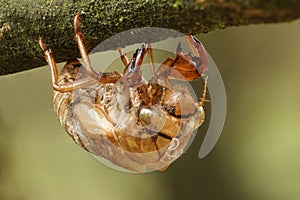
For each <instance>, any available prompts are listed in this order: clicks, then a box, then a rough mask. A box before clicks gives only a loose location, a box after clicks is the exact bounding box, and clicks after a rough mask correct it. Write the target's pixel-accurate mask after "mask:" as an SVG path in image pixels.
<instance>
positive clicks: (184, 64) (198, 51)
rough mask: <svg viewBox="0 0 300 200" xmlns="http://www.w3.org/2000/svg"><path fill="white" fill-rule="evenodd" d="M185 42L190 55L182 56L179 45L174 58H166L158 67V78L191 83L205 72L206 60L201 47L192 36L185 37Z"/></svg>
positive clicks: (204, 52)
mask: <svg viewBox="0 0 300 200" xmlns="http://www.w3.org/2000/svg"><path fill="white" fill-rule="evenodd" d="M185 40H186V42H187V44H188V47H189V49H190V51H191V53H188V54H183V53H182V48H181V43H179V44H178V46H177V52H176V54H177V56H176V58H175V59H174V58H171V57H168V58H167V59H166V60H165V61H164V62H163V63H162V64H161V65H160V67H159V69H158V72H157V75H158V77H159V78H162V79H167V78H171V79H178V80H188V81H192V80H195V79H198V78H200V77H201V76H202V74H203V73H204V72H205V70H206V68H207V65H208V59H207V55H206V51H205V49H204V47H203V45H202V44H201V42H200V41H199V40H197V39H196V38H194V37H193V36H185Z"/></svg>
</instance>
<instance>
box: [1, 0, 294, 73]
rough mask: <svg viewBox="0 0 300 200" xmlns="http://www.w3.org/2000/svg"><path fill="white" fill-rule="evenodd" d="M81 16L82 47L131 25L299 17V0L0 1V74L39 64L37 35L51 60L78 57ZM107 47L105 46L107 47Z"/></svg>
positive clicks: (183, 27) (189, 29) (196, 25)
mask: <svg viewBox="0 0 300 200" xmlns="http://www.w3.org/2000/svg"><path fill="white" fill-rule="evenodd" d="M76 13H81V15H82V32H83V33H84V35H85V40H86V43H87V46H88V50H91V49H92V48H93V47H95V46H96V45H97V44H98V43H100V42H101V41H103V40H104V39H106V38H109V37H110V36H112V35H115V34H117V33H120V32H122V31H125V30H129V29H132V28H137V27H146V26H147V27H149V26H155V27H164V28H168V29H174V30H177V31H180V32H182V33H184V34H200V33H206V32H210V31H214V30H218V29H222V28H227V27H231V26H239V25H247V24H258V23H276V22H287V21H291V20H294V19H297V18H299V16H300V0H290V1H282V0H268V1H265V0H244V1H242V0H227V1H224V0H168V1H167V0H162V1H154V0H147V1H144V0H135V1H133V0H121V1H117V0H112V1H100V0H90V1H86V0H80V1H71V0H69V1H68V0H39V1H36V0H26V1H20V0H9V1H7V0H0V75H5V74H10V73H16V72H20V71H25V70H29V69H33V68H36V67H39V66H42V65H45V61H44V59H43V55H42V52H41V50H40V48H39V45H38V38H39V36H42V37H43V38H44V39H45V41H46V42H47V43H48V46H49V47H50V48H51V49H52V50H53V51H54V52H55V59H56V60H57V62H61V61H65V60H66V59H67V58H69V57H78V56H79V54H78V51H77V48H76V44H75V41H74V33H73V30H72V21H73V18H74V16H75V14H76ZM167 37H170V35H164V34H163V33H162V34H159V35H157V37H155V38H150V39H149V38H147V36H146V35H145V34H138V36H137V37H135V40H132V41H128V40H127V41H124V40H122V38H121V37H120V38H119V39H117V40H115V43H113V44H110V45H109V46H110V47H109V48H117V47H118V46H120V47H122V46H124V45H126V44H132V43H134V42H145V41H153V40H154V39H155V40H157V41H158V40H162V39H165V38H167ZM107 48H108V47H107Z"/></svg>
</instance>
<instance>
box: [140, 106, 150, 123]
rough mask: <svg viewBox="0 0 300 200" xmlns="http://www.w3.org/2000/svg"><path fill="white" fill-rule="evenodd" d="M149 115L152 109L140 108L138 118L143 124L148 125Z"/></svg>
mask: <svg viewBox="0 0 300 200" xmlns="http://www.w3.org/2000/svg"><path fill="white" fill-rule="evenodd" d="M151 115H152V111H151V110H150V109H147V108H142V109H141V111H140V114H139V118H140V120H141V121H142V122H143V124H144V125H149V124H150V123H151Z"/></svg>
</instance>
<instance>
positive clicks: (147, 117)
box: [139, 105, 166, 133]
mask: <svg viewBox="0 0 300 200" xmlns="http://www.w3.org/2000/svg"><path fill="white" fill-rule="evenodd" d="M139 119H140V121H141V122H142V124H143V128H146V129H149V130H151V131H153V132H156V133H157V132H160V131H161V130H162V129H163V127H164V125H165V122H166V112H164V109H163V107H161V106H160V105H153V106H151V107H150V108H142V109H141V110H140V112H139Z"/></svg>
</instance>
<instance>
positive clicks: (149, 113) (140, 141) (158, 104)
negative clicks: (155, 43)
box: [40, 15, 207, 173]
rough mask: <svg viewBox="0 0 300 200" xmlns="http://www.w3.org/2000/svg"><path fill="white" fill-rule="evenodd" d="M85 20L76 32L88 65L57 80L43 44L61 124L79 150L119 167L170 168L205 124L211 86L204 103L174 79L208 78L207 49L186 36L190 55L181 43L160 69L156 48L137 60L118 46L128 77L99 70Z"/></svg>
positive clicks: (71, 64)
mask: <svg viewBox="0 0 300 200" xmlns="http://www.w3.org/2000/svg"><path fill="white" fill-rule="evenodd" d="M79 18H80V16H79V15H76V17H75V19H74V29H75V33H76V35H75V36H76V41H77V43H78V46H79V50H80V53H81V56H82V59H83V65H82V64H81V63H80V62H79V61H78V60H77V59H69V60H68V61H67V63H66V64H65V66H64V67H63V69H62V70H61V72H60V73H59V74H58V72H57V68H56V64H55V61H54V58H53V56H52V52H51V51H50V50H48V49H47V48H46V45H45V44H44V41H43V39H42V38H41V39H40V46H41V48H42V49H43V51H44V54H45V57H46V60H47V62H48V64H49V66H50V70H51V74H52V85H53V91H54V94H53V104H54V110H55V112H56V113H57V116H58V118H59V121H60V123H61V124H62V126H63V127H64V128H65V129H66V131H67V132H68V134H69V135H70V136H71V137H72V138H73V140H74V141H75V143H76V144H78V145H79V146H81V147H82V148H83V149H85V150H87V151H88V152H90V153H91V154H93V155H94V156H95V157H97V158H98V159H99V160H101V161H102V162H105V163H110V164H111V166H114V167H115V168H117V169H121V170H125V171H130V172H140V173H143V172H147V171H152V170H164V169H166V168H167V167H168V166H169V165H170V164H171V163H172V162H173V161H174V160H176V159H177V158H178V157H179V156H181V155H182V153H183V152H184V151H185V149H186V147H187V146H188V144H189V142H190V139H191V137H192V136H193V132H194V131H195V130H196V129H197V128H198V127H199V126H200V125H201V124H202V123H203V122H204V118H205V115H204V109H203V105H204V100H205V94H206V85H205V87H204V90H203V95H202V98H201V99H200V100H199V101H197V100H195V98H194V97H193V96H192V95H191V94H190V92H189V91H188V90H186V88H184V87H177V86H176V85H173V84H172V81H170V80H171V79H176V80H185V81H186V80H187V81H192V80H195V79H198V78H201V76H202V73H203V72H204V71H205V70H206V68H207V56H206V52H205V50H204V47H203V46H202V44H201V43H200V42H199V41H198V40H197V39H196V38H194V37H193V36H186V37H185V39H186V42H187V44H188V46H189V48H190V50H191V53H188V54H184V53H183V52H182V50H181V46H180V44H178V47H177V55H176V57H175V58H172V57H167V58H166V60H165V61H164V62H163V63H162V64H161V65H160V66H159V67H158V68H157V69H156V68H155V67H154V64H153V55H152V48H151V45H150V43H147V44H146V45H142V46H141V48H139V49H137V50H136V52H135V53H134V55H133V57H132V58H131V59H128V58H127V56H126V55H125V53H124V52H123V50H122V49H120V48H119V49H118V51H119V53H120V57H121V60H122V62H123V64H124V66H125V67H124V68H125V69H124V72H123V73H119V72H116V71H114V72H105V73H104V72H95V70H94V69H93V68H92V66H91V63H90V60H89V57H88V55H87V51H86V48H85V45H84V41H83V35H82V34H81V32H80V29H79ZM146 54H148V57H149V61H150V67H151V69H152V73H153V74H152V77H151V78H150V80H146V79H145V78H144V77H143V75H142V73H141V67H142V63H143V59H144V57H145V55H146ZM205 83H206V82H205Z"/></svg>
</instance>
